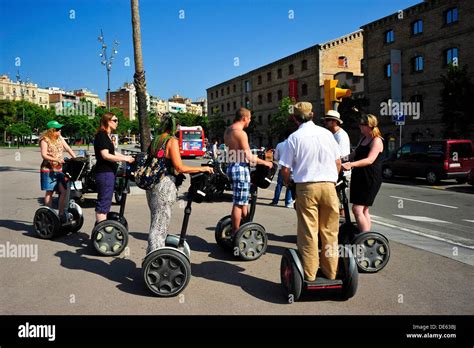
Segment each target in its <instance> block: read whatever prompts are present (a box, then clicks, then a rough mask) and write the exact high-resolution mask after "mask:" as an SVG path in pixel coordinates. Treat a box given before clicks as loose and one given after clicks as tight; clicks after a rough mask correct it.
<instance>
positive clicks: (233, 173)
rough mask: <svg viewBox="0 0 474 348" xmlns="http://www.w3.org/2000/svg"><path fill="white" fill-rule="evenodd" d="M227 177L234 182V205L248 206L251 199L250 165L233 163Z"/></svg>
mask: <svg viewBox="0 0 474 348" xmlns="http://www.w3.org/2000/svg"><path fill="white" fill-rule="evenodd" d="M227 176H229V177H230V178H231V180H232V189H233V203H234V205H248V204H249V197H250V169H249V164H248V163H231V164H229V166H228V167H227Z"/></svg>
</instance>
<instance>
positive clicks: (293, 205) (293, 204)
mask: <svg viewBox="0 0 474 348" xmlns="http://www.w3.org/2000/svg"><path fill="white" fill-rule="evenodd" d="M286 207H287V208H290V209H293V208H294V207H295V202H294V201H293V202H291V203H290V204H287V205H286Z"/></svg>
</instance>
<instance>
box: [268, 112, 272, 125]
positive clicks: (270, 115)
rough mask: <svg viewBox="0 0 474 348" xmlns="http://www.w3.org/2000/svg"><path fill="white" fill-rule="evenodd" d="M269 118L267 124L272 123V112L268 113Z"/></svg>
mask: <svg viewBox="0 0 474 348" xmlns="http://www.w3.org/2000/svg"><path fill="white" fill-rule="evenodd" d="M267 120H268V123H267V124H268V125H270V122H271V121H272V114H268V119H267Z"/></svg>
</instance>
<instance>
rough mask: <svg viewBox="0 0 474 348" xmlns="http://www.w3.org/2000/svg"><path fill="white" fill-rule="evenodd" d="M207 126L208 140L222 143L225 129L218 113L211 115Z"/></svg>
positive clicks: (222, 119) (224, 124)
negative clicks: (217, 140) (218, 140)
mask: <svg viewBox="0 0 474 348" xmlns="http://www.w3.org/2000/svg"><path fill="white" fill-rule="evenodd" d="M208 124H209V128H208V129H209V134H208V139H209V140H212V139H214V138H218V139H220V140H221V141H222V140H223V139H224V131H225V128H226V123H225V121H224V118H223V117H222V116H221V114H220V113H218V112H216V113H213V114H212V115H211V116H210V117H209V121H208Z"/></svg>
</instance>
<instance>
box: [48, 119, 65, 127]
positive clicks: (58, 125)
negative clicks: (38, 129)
mask: <svg viewBox="0 0 474 348" xmlns="http://www.w3.org/2000/svg"><path fill="white" fill-rule="evenodd" d="M63 126H64V125H63V124H61V123H59V122H58V121H55V120H52V121H49V122H48V124H47V125H46V127H47V128H48V129H50V128H56V129H59V128H62V127H63Z"/></svg>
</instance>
